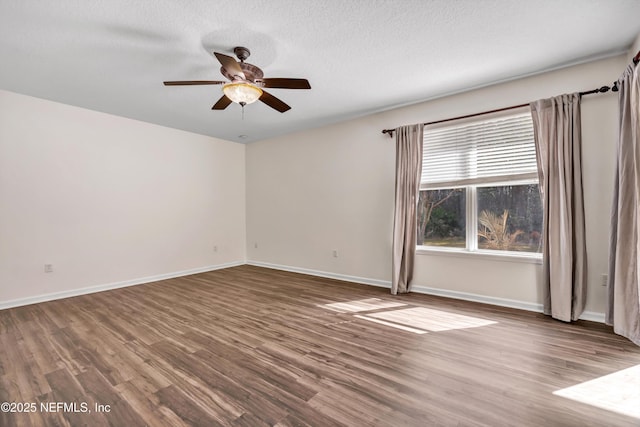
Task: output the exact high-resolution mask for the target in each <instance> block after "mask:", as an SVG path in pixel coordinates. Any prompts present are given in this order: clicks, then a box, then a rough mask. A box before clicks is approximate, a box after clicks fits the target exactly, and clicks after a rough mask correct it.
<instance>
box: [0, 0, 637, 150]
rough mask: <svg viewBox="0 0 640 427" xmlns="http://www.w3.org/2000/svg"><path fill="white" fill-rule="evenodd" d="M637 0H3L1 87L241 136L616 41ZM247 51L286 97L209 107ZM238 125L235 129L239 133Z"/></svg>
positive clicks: (596, 50)
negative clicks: (285, 83) (289, 86)
mask: <svg viewBox="0 0 640 427" xmlns="http://www.w3.org/2000/svg"><path fill="white" fill-rule="evenodd" d="M639 16H640V1H638V0H387V1H385V0H321V1H320V0H313V1H308V0H270V1H264V0H254V1H247V0H235V1H224V2H221V1H211V0H184V1H176V0H136V1H131V0H84V1H77V0H73V1H71V0H56V1H44V0H42V1H39V0H22V1H18V0H15V1H14V0H1V1H0V57H1V58H2V66H0V89H5V90H10V91H14V92H18V93H23V94H27V95H32V96H36V97H40V98H45V99H50V100H54V101H58V102H63V103H66V104H71V105H76V106H80V107H84V108H89V109H92V110H97V111H103V112H106V113H111V114H116V115H120V116H124V117H129V118H133V119H138V120H143V121H146V122H151V123H157V124H160V125H164V126H169V127H173V128H177V129H184V130H188V131H191V132H196V133H200V134H205V135H211V136H215V137H219V138H223V139H227V140H232V141H240V142H250V141H256V140H259V139H264V138H268V137H272V136H276V135H280V134H285V133H289V132H292V131H296V130H302V129H307V128H312V127H317V126H321V125H324V124H328V123H333V122H337V121H341V120H345V119H348V118H351V117H356V116H361V115H364V114H367V113H372V112H375V111H381V110H385V109H389V108H392V107H394V106H398V105H404V104H410V103H415V102H419V101H421V100H425V99H429V98H434V97H438V96H442V95H446V94H449V93H454V92H459V91H462V90H465V89H470V88H473V87H478V86H482V85H487V84H490V83H494V82H498V81H503V80H507V79H511V78H514V77H518V76H523V75H527V74H532V73H538V72H542V71H545V70H548V69H552V68H558V67H561V66H564V65H569V64H572V63H577V62H581V61H586V60H588V59H592V58H597V57H602V56H607V55H610V54H615V53H620V52H624V51H625V50H627V49H628V48H629V47H630V45H631V43H632V42H633V40H634V38H635V37H636V36H637V35H638V33H640V20H638V17H639ZM234 46H246V47H248V48H249V49H251V52H252V54H251V57H250V58H249V60H248V61H247V62H250V63H253V64H255V65H258V66H259V67H261V68H262V69H263V71H264V72H265V76H266V77H294V78H307V79H308V80H309V81H310V83H311V86H312V88H313V89H312V90H309V91H304V90H303V91H295V90H283V89H272V90H270V92H271V93H272V94H273V95H275V96H277V97H279V98H281V99H282V100H283V101H285V102H286V103H288V104H289V105H291V106H292V109H291V110H290V111H288V112H286V113H284V114H281V113H278V112H276V111H275V110H272V109H270V108H269V107H267V106H266V105H264V104H262V103H256V104H252V105H249V106H247V107H246V108H245V111H244V119H243V118H242V114H241V108H240V107H239V106H238V105H237V104H232V105H231V106H229V108H227V109H226V110H225V111H212V110H211V106H212V105H213V104H214V103H215V101H216V100H217V99H218V98H219V97H220V96H221V90H220V86H182V87H165V86H163V85H162V81H164V80H219V79H221V77H222V76H221V75H220V72H219V69H220V65H219V63H218V62H217V61H216V59H215V57H213V55H212V52H213V51H217V52H222V53H227V54H230V55H233V53H232V52H233V47H234ZM240 135H246V137H245V138H240V137H239V136H240Z"/></svg>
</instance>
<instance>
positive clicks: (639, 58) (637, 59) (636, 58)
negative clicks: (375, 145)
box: [382, 51, 640, 138]
mask: <svg viewBox="0 0 640 427" xmlns="http://www.w3.org/2000/svg"><path fill="white" fill-rule="evenodd" d="M638 62H640V51H638V53H637V54H636V56H634V57H633V63H634V64H635V65H638ZM609 90H611V91H612V92H617V91H618V82H613V86H611V87H610V86H602V87H601V88H598V89H593V90H588V91H585V92H580V96H584V95H593V94H594V93H605V92H609ZM528 105H529V103H527V104H520V105H512V106H510V107H504V108H498V109H495V110H489V111H483V112H481V113H474V114H467V115H465V116H458V117H451V118H448V119H442V120H435V121H433V122H427V123H423V124H424V125H425V126H428V125H435V124H438V123H446V122H451V121H454V120H461V119H468V118H470V117H476V116H483V115H485V114H491V113H498V112H500V111H507V110H513V109H515V108H522V107H527V106H528ZM393 132H395V129H383V130H382V133H386V134H388V135H389V137H390V138H393Z"/></svg>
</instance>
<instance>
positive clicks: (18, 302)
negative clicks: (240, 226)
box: [0, 261, 605, 323]
mask: <svg viewBox="0 0 640 427" xmlns="http://www.w3.org/2000/svg"><path fill="white" fill-rule="evenodd" d="M245 264H248V265H253V266H256V267H265V268H271V269H274V270H282V271H290V272H293V273H301V274H307V275H310V276H318V277H326V278H328V279H336V280H342V281H345V282H353V283H360V284H363V285H370V286H377V287H382V288H388V289H389V288H391V282H390V281H388V280H379V279H370V278H366V277H359V276H350V275H346V274H339V273H332V272H328V271H319V270H311V269H308V268H300V267H292V266H288V265H280V264H272V263H268V262H261V261H235V262H230V263H225V264H218V265H210V266H206V267H199V268H193V269H190V270H183V271H177V272H173V273H167V274H159V275H156V276H148V277H142V278H139V279H133V280H125V281H122V282H116V283H107V284H104V285H97V286H90V287H87V288H80V289H73V290H69V291H62V292H54V293H50V294H44V295H37V296H34V297H27V298H19V299H14V300H9V301H0V310H4V309H7V308H12V307H19V306H23V305H29V304H36V303H40V302H46V301H53V300H57V299H62V298H69V297H75V296H79V295H86V294H91V293H94V292H102V291H108V290H111V289H118V288H124V287H127V286H135V285H142V284H144V283H150V282H157V281H160V280H166V279H173V278H175V277H182V276H189V275H191V274H198V273H205V272H207V271H213V270H220V269H223V268H229V267H236V266H239V265H245ZM411 291H412V292H415V293H419V294H426V295H436V296H441V297H446V298H453V299H460V300H465V301H473V302H479V303H483V304H491V305H497V306H500V307H510V308H517V309H520V310H527V311H534V312H537V313H542V304H538V303H532V302H527V301H519V300H512V299H506V298H498V297H491V296H487V295H479V294H472V293H468V292H459V291H452V290H448V289H439V288H430V287H427V286H414V287H412V288H411ZM580 319H582V320H589V321H592V322H600V323H604V319H605V315H604V313H598V312H594V311H585V312H584V313H582V315H581V316H580Z"/></svg>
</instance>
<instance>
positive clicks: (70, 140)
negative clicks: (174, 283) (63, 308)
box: [0, 91, 245, 306]
mask: <svg viewBox="0 0 640 427" xmlns="http://www.w3.org/2000/svg"><path fill="white" fill-rule="evenodd" d="M244 168H245V146H244V145H241V144H236V143H232V142H228V141H222V140H218V139H214V138H210V137H205V136H201V135H195V134H191V133H187V132H183V131H178V130H174V129H169V128H164V127H161V126H156V125H151V124H148V123H142V122H138V121H134V120H129V119H125V118H121V117H116V116H111V115H107V114H102V113H98V112H95V111H89V110H85V109H81V108H76V107H72V106H68V105H63V104H58V103H54V102H50V101H45V100H41V99H36V98H32V97H28V96H24V95H18V94H15V93H10V92H4V91H0V306H3V304H4V306H7V305H11V304H10V303H8V302H10V301H15V300H23V299H29V298H34V297H35V298H37V297H39V296H42V295H46V294H54V295H55V294H60V293H63V294H64V293H65V292H72V293H73V292H74V291H77V290H79V289H82V288H91V287H95V286H105V285H111V284H114V283H115V284H117V283H120V282H123V281H124V282H127V283H129V282H131V281H135V280H137V279H140V278H154V277H159V276H162V275H171V274H174V273H177V272H184V271H191V270H194V269H196V270H197V269H207V268H212V267H215V266H218V265H224V264H227V263H238V262H240V263H242V262H244V259H245V169H244ZM214 246H217V247H218V251H217V252H214V250H213V249H214V248H213V247H214ZM45 263H50V264H53V268H54V272H53V273H44V271H43V266H44V264H45Z"/></svg>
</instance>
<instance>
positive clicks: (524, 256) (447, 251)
mask: <svg viewBox="0 0 640 427" xmlns="http://www.w3.org/2000/svg"><path fill="white" fill-rule="evenodd" d="M416 254H417V255H437V256H450V257H458V258H473V259H486V260H491V261H505V262H519V263H525V264H542V254H532V253H526V252H525V253H513V252H502V251H487V250H484V251H482V250H479V251H474V252H471V251H468V250H466V249H455V248H436V247H432V246H418V247H417V248H416Z"/></svg>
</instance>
